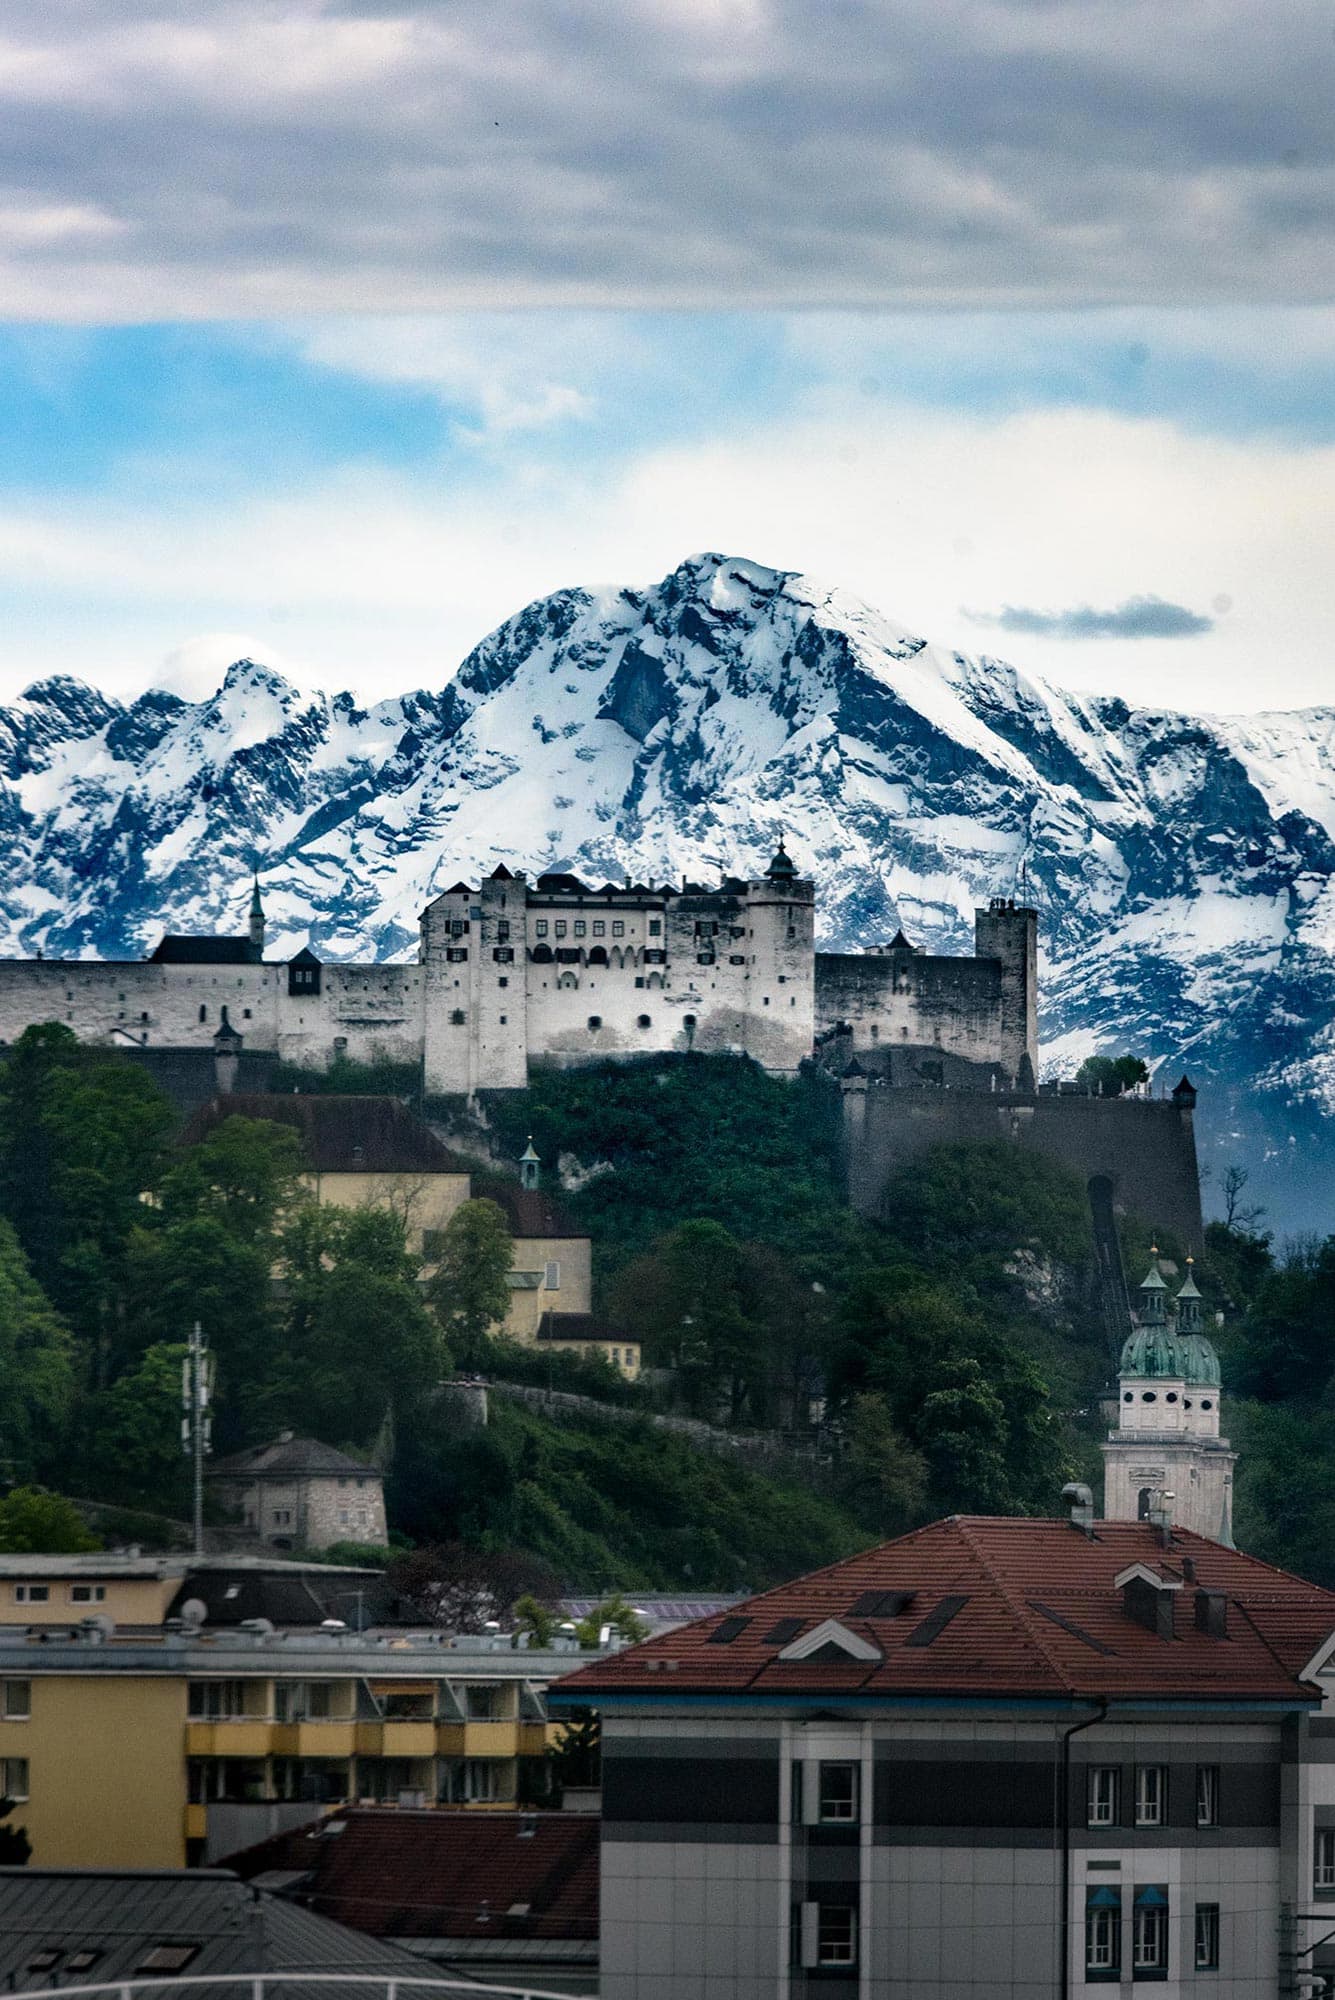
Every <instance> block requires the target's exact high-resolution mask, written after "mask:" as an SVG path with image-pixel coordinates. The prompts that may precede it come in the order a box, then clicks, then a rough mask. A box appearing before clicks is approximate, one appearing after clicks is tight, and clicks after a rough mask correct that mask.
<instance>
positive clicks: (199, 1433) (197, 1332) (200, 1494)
mask: <svg viewBox="0 0 1335 2000" xmlns="http://www.w3.org/2000/svg"><path fill="white" fill-rule="evenodd" d="M212 1394H213V1356H212V1355H211V1354H210V1353H209V1350H208V1347H207V1345H206V1343H205V1340H204V1330H203V1328H202V1327H201V1326H200V1323H199V1321H198V1320H196V1321H195V1323H194V1325H193V1326H192V1327H191V1329H190V1343H189V1346H188V1348H187V1350H186V1356H185V1359H184V1360H183V1361H182V1363H181V1408H182V1410H183V1411H184V1413H185V1414H184V1415H183V1416H182V1418H181V1450H182V1451H183V1452H184V1453H185V1455H186V1457H187V1458H190V1459H193V1461H194V1475H195V1479H194V1485H195V1505H194V1531H195V1533H194V1540H195V1554H196V1555H197V1556H202V1555H203V1553H204V1460H205V1458H206V1457H208V1455H209V1454H210V1453H211V1452H212V1450H213V1418H212V1416H211V1415H210V1413H209V1403H210V1400H211V1398H212Z"/></svg>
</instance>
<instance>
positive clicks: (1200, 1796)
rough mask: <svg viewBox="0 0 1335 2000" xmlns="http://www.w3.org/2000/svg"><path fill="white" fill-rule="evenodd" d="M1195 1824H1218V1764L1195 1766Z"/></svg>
mask: <svg viewBox="0 0 1335 2000" xmlns="http://www.w3.org/2000/svg"><path fill="white" fill-rule="evenodd" d="M1196 1824H1197V1826H1218V1824H1219V1766H1218V1765H1217V1764H1198V1765H1197V1766H1196Z"/></svg>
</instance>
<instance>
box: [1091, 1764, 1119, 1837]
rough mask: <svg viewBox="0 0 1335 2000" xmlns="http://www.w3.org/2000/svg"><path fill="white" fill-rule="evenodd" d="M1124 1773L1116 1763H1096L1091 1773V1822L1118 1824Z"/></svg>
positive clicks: (1093, 1824) (1098, 1824)
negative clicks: (1119, 1796)
mask: <svg viewBox="0 0 1335 2000" xmlns="http://www.w3.org/2000/svg"><path fill="white" fill-rule="evenodd" d="M1121 1777H1122V1774H1121V1772H1120V1771H1119V1770H1118V1768H1117V1766H1116V1765H1115V1764H1095V1765H1094V1766H1093V1767H1092V1768H1091V1770H1090V1773H1089V1824H1090V1825H1091V1826H1116V1824H1117V1795H1118V1793H1119V1792H1120V1790H1121Z"/></svg>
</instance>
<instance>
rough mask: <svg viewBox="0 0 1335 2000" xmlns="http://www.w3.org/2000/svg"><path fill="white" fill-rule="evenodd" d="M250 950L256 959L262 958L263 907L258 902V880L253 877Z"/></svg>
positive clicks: (257, 877) (257, 876) (257, 874)
mask: <svg viewBox="0 0 1335 2000" xmlns="http://www.w3.org/2000/svg"><path fill="white" fill-rule="evenodd" d="M248 928H249V933H250V948H251V950H252V951H253V952H254V954H255V956H256V958H263V956H264V905H263V903H262V902H261V901H260V878H259V873H258V871H257V872H256V875H255V886H254V888H253V889H252V890H251V892H250V924H249V927H248Z"/></svg>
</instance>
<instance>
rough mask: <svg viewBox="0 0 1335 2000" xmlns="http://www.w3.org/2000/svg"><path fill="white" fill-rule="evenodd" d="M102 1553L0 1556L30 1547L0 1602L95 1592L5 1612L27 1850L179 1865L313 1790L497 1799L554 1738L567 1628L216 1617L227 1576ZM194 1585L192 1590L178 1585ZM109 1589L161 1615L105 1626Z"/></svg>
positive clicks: (520, 1789)
mask: <svg viewBox="0 0 1335 2000" xmlns="http://www.w3.org/2000/svg"><path fill="white" fill-rule="evenodd" d="M114 1560H115V1559H114V1558H112V1559H107V1558H102V1557H87V1558H79V1557H63V1558H51V1557H48V1558H45V1559H41V1558H14V1557H10V1558H5V1559H3V1561H4V1564H5V1565H6V1566H12V1565H17V1564H19V1563H20V1562H22V1563H23V1564H24V1565H26V1566H27V1567H31V1565H32V1564H33V1563H40V1562H43V1561H44V1562H45V1564H46V1565H48V1567H47V1568H46V1569H45V1570H44V1572H43V1580H42V1582H41V1583H37V1584H34V1583H33V1582H32V1581H26V1582H25V1581H24V1580H23V1579H22V1578H12V1577H10V1578H6V1577H5V1576H4V1574H3V1570H0V1598H3V1597H6V1596H8V1595H9V1594H10V1593H13V1592H19V1591H21V1592H23V1593H24V1596H23V1598H22V1600H21V1603H20V1607H19V1608H20V1610H21V1611H22V1612H26V1611H27V1610H28V1609H29V1608H31V1609H33V1610H35V1611H39V1612H47V1613H49V1612H52V1611H54V1610H57V1609H60V1608H62V1607H61V1606H58V1605H57V1604H56V1602H55V1599H56V1597H57V1596H60V1597H63V1596H65V1595H66V1593H72V1592H74V1591H82V1590H84V1589H85V1588H86V1587H89V1586H91V1587H92V1588H93V1589H94V1591H96V1590H97V1589H98V1588H99V1587H100V1588H102V1589H103V1591H104V1593H105V1594H104V1595H103V1597H102V1598H100V1599H99V1598H96V1597H94V1598H93V1599H92V1600H91V1602H92V1603H93V1604H94V1605H95V1606H96V1609H94V1610H92V1611H91V1612H89V1613H87V1614H85V1615H83V1616H75V1617H74V1618H72V1619H71V1617H70V1612H71V1611H74V1612H76V1613H77V1612H82V1611H83V1607H84V1605H85V1603H86V1602H89V1601H90V1600H86V1599H84V1598H83V1597H82V1596H80V1597H78V1598H77V1599H74V1600H72V1602H71V1603H70V1605H69V1607H68V1608H67V1609H66V1614H65V1619H64V1620H57V1619H56V1618H55V1617H54V1616H47V1617H45V1618H42V1619H34V1620H33V1621H32V1622H31V1623H27V1622H24V1623H15V1624H9V1625H4V1626H0V1790H2V1791H3V1792H4V1794H5V1795H6V1796H8V1797H10V1798H11V1799H13V1800H14V1801H15V1802H16V1809H15V1812H14V1815H13V1819H14V1822H15V1823H16V1824H21V1825H24V1826H26V1827H27V1829H28V1834H29V1837H30V1839H31V1841H32V1843H33V1859H34V1862H35V1863H36V1864H37V1865H39V1866H41V1867H46V1868H59V1867H90V1868H91V1867H97V1868H146V1867H152V1868H178V1867H181V1866H183V1865H187V1864H200V1863H207V1862H211V1861H213V1860H214V1859H216V1858H217V1857H218V1856H219V1855H221V1854H225V1853H231V1852H233V1851H234V1850H236V1849H238V1848H241V1847H245V1846H248V1845H251V1844H252V1843H254V1842H255V1841H258V1840H261V1839H264V1838H266V1837H267V1836H268V1835H270V1834H273V1833H276V1832H280V1831H282V1830H283V1828H284V1827H287V1826H291V1825H294V1824H296V1823H298V1822H300V1821H302V1820H308V1819H310V1818H311V1816H312V1811H313V1809H314V1810H315V1811H317V1812H318V1810H319V1808H320V1807H321V1806H332V1805H335V1804H338V1803H341V1802H344V1801H355V1802H364V1803H366V1804H376V1805H388V1806H398V1805H404V1806H412V1807H429V1806H435V1805H450V1806H456V1807H475V1806H487V1807H498V1806H499V1807H505V1806H515V1805H517V1804H519V1803H521V1802H523V1800H524V1799H525V1798H526V1797H527V1796H528V1794H529V1792H530V1790H531V1789H533V1787H534V1784H535V1781H536V1780H537V1778H538V1772H539V1767H540V1766H541V1764H542V1760H543V1758H544V1753H545V1751H546V1749H547V1747H548V1744H549V1743H550V1742H551V1741H552V1740H553V1738H554V1735H555V1734H557V1733H559V1729H558V1726H557V1725H555V1724H553V1723H552V1722H551V1721H550V1720H549V1717H548V1712H547V1698H546V1691H547V1688H548V1687H549V1685H550V1684H551V1682H552V1681H553V1680H555V1679H557V1678H558V1677H559V1676H560V1675H562V1674H563V1673H567V1672H569V1670H570V1669H571V1667H572V1666H574V1665H575V1664H577V1663H578V1659H579V1657H580V1648H579V1646H578V1644H577V1642H576V1641H575V1639H574V1638H573V1637H571V1638H565V1637H562V1638H558V1639H557V1640H555V1641H554V1642H553V1644H552V1645H551V1646H550V1647H548V1648H545V1649H538V1648H530V1647H528V1646H527V1645H526V1644H524V1643H523V1639H522V1635H520V1636H512V1635H508V1634H490V1633H485V1634H479V1635H465V1634H448V1633H443V1632H436V1631H429V1630H421V1629H414V1628H411V1627H404V1626H390V1627H385V1628H382V1629H379V1630H369V1631H359V1630H356V1629H350V1628H349V1626H348V1624H347V1622H346V1620H341V1619H338V1618H333V1617H331V1618H329V1619H328V1620H323V1621H321V1622H320V1623H318V1624H311V1623H303V1624H299V1625H293V1626H289V1627H287V1628H285V1629H278V1628H276V1627H275V1624H274V1622H273V1621H272V1620H271V1619H269V1618H267V1617H265V1616H263V1615H258V1616H254V1617H250V1618H247V1619H245V1620H244V1621H243V1622H241V1623H240V1624H221V1623H216V1622H214V1620H213V1618H212V1617H211V1616H210V1615H209V1614H210V1612H211V1611H212V1610H221V1611H222V1614H223V1615H224V1616H225V1615H226V1592H227V1591H234V1592H235V1593H236V1594H237V1595H238V1596H239V1595H240V1593H241V1591H242V1589H243V1588H244V1587H245V1586H244V1584H243V1583H242V1582H240V1581H238V1582H236V1583H224V1582H223V1579H222V1577H221V1576H218V1575H214V1574H212V1573H211V1572H199V1571H196V1572H192V1573H191V1574H190V1576H189V1577H188V1578H187V1577H185V1575H184V1573H183V1571H182V1570H181V1569H177V1571H176V1574H175V1575H174V1576H171V1575H170V1574H169V1575H165V1576H162V1577H157V1578H154V1577H151V1576H148V1575H144V1574H138V1575H134V1576H131V1577H127V1578H124V1579H119V1580H118V1579H115V1578H108V1580H107V1581H105V1582H104V1583H102V1584H101V1585H99V1584H98V1582H97V1580H96V1573H97V1572H98V1571H99V1570H101V1571H105V1570H106V1568H107V1565H108V1562H111V1563H114ZM59 1564H63V1565H64V1568H65V1574H64V1575H63V1576H58V1575H57V1574H56V1573H55V1570H56V1566H57V1565H59ZM80 1565H87V1567H86V1568H83V1567H80ZM167 1566H168V1568H170V1559H168V1564H167ZM259 1567H260V1566H259V1565H252V1566H251V1570H250V1571H246V1570H244V1569H242V1570H238V1571H236V1572H235V1573H236V1574H237V1575H238V1576H239V1577H242V1578H244V1577H245V1576H246V1575H253V1572H254V1570H256V1569H258V1568H259ZM283 1567H287V1566H281V1565H280V1566H279V1568H280V1569H281V1568H283ZM290 1567H291V1568H292V1569H294V1570H296V1569H299V1568H300V1567H301V1566H300V1565H291V1566H290ZM330 1574H331V1575H332V1576H333V1577H334V1578H338V1577H339V1576H340V1574H341V1576H342V1579H343V1583H342V1587H341V1589H340V1596H341V1597H342V1598H343V1600H344V1608H345V1610H347V1611H348V1612H349V1614H350V1615H353V1614H352V1606H353V1603H354V1602H358V1601H360V1602H361V1603H362V1604H363V1606H364V1605H365V1604H369V1603H371V1602H373V1601H374V1590H375V1588H376V1587H377V1586H378V1585H379V1582H380V1580H379V1578H378V1577H376V1576H375V1574H374V1573H366V1572H346V1571H345V1572H342V1573H340V1572H337V1571H335V1572H332V1573H330ZM349 1578H353V1579H356V1578H360V1582H359V1583H356V1584H355V1586H354V1585H351V1584H349V1582H348V1579H349ZM293 1581H294V1580H292V1579H289V1580H287V1581H286V1582H285V1583H284V1589H285V1590H286V1591H287V1592H288V1594H289V1595H291V1592H292V1588H293ZM197 1583H199V1584H200V1585H201V1587H202V1589H203V1592H204V1594H203V1595H194V1594H191V1592H192V1591H193V1589H194V1586H195V1585H196V1584H197ZM220 1584H221V1585H222V1588H221V1590H220V1589H219V1587H218V1586H219V1585H220ZM168 1586H170V1595H168ZM41 1588H45V1589H46V1591H47V1593H48V1594H47V1598H46V1599H45V1600H44V1601H42V1602H39V1603H33V1601H32V1598H31V1592H32V1591H33V1590H34V1589H41ZM152 1588H156V1592H157V1594H156V1597H155V1598H152V1599H150V1596H149V1595H148V1592H149V1591H150V1589H152ZM113 1591H114V1593H115V1594H114V1595H113ZM220 1597H221V1599H222V1600H223V1601H222V1603H221V1604H220V1602H219V1600H220ZM113 1604H114V1605H116V1606H117V1607H119V1608H121V1609H123V1610H127V1611H130V1610H137V1611H146V1612H151V1611H154V1610H155V1611H156V1614H157V1616H156V1622H154V1621H153V1619H152V1618H151V1617H148V1618H144V1619H142V1620H138V1621H135V1622H133V1623H130V1622H126V1623H120V1622H118V1621H117V1619H116V1617H115V1616H114V1615H113V1614H112V1613H111V1612H110V1610H109V1607H110V1606H111V1605H113ZM168 1604H170V1605H171V1607H172V1609H171V1612H170V1613H169V1612H168V1609H167V1605H168ZM8 1615H9V1616H11V1617H12V1616H13V1615H14V1614H13V1613H12V1612H10V1613H9V1614H8ZM585 1657H588V1655H587V1654H586V1655H585Z"/></svg>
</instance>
